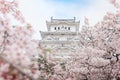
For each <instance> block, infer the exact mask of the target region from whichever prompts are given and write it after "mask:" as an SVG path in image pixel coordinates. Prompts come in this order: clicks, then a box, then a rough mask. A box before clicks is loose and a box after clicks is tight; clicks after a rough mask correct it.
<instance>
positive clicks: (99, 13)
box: [19, 0, 115, 39]
mask: <svg viewBox="0 0 120 80" xmlns="http://www.w3.org/2000/svg"><path fill="white" fill-rule="evenodd" d="M19 3H20V9H21V11H22V14H23V16H24V17H25V19H26V21H27V22H28V23H30V24H31V25H32V26H33V28H34V30H35V34H34V36H33V38H34V39H40V33H39V31H47V26H46V20H48V21H49V20H50V18H51V16H52V17H53V18H60V19H62V18H63V19H67V18H68V19H70V18H73V17H76V19H77V20H80V27H82V25H83V24H84V17H85V16H86V17H87V18H88V19H89V22H90V24H91V26H93V25H94V24H96V23H97V22H99V21H101V20H102V19H103V16H104V15H105V13H106V12H111V11H112V12H115V8H114V7H113V6H112V5H111V4H109V2H108V0H19Z"/></svg>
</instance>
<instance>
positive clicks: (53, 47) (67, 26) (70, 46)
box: [40, 17, 80, 59]
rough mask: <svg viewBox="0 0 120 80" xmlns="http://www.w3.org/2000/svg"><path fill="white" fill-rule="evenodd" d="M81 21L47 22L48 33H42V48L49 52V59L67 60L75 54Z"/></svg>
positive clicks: (59, 20)
mask: <svg viewBox="0 0 120 80" xmlns="http://www.w3.org/2000/svg"><path fill="white" fill-rule="evenodd" d="M79 24H80V21H76V18H75V17H74V18H73V19H53V18H52V17H51V21H46V25H47V31H40V34H41V38H42V39H41V40H40V46H41V47H42V48H43V49H46V50H49V52H48V53H46V54H45V55H46V56H47V58H55V59H60V58H63V59H66V58H70V56H69V55H70V54H71V53H75V51H76V49H77V47H78V46H77V44H78V42H79V40H80V39H79V35H78V34H79Z"/></svg>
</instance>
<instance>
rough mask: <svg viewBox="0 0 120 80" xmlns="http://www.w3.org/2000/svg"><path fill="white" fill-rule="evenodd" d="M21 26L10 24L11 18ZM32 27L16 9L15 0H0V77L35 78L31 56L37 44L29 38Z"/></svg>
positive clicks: (2, 78) (18, 79)
mask: <svg viewBox="0 0 120 80" xmlns="http://www.w3.org/2000/svg"><path fill="white" fill-rule="evenodd" d="M13 18H14V19H15V20H16V21H19V22H21V25H22V26H19V25H18V26H14V25H12V22H11V21H12V19H13ZM32 33H33V29H32V27H31V26H30V25H28V24H27V23H26V22H25V20H24V18H23V16H22V14H21V12H20V11H19V9H18V3H17V2H16V0H13V1H11V0H0V79H1V80H20V79H22V80H28V79H34V80H35V78H37V77H38V76H37V73H36V72H33V71H32V68H31V65H32V62H31V58H30V57H32V56H33V55H36V54H37V44H36V43H35V42H33V41H32V40H31V37H32Z"/></svg>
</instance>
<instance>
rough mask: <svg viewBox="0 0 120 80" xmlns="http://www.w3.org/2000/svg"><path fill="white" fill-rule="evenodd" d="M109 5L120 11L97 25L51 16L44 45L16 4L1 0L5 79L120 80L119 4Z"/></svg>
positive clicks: (114, 0) (0, 71)
mask: <svg viewBox="0 0 120 80" xmlns="http://www.w3.org/2000/svg"><path fill="white" fill-rule="evenodd" d="M108 1H109V2H110V4H111V5H112V6H114V7H115V8H116V10H117V11H116V12H115V13H111V12H107V13H106V15H105V16H104V18H103V20H102V21H101V22H98V23H97V24H96V25H95V26H92V27H91V26H90V24H89V20H88V19H87V17H85V20H84V25H82V29H81V31H79V26H80V24H79V23H80V22H79V21H77V20H76V18H75V17H74V18H73V19H54V18H52V17H51V20H50V21H47V22H46V24H47V30H48V31H46V32H43V31H40V35H41V38H42V39H41V40H40V41H39V40H32V35H33V33H34V30H33V28H32V26H31V25H30V24H28V23H27V21H26V20H25V19H24V17H23V15H22V14H21V12H20V10H19V5H18V3H17V2H16V0H13V1H12V0H0V80H120V4H119V3H120V0H108ZM13 19H14V20H16V21H17V22H19V23H20V24H19V25H16V26H14V25H12V20H13Z"/></svg>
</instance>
